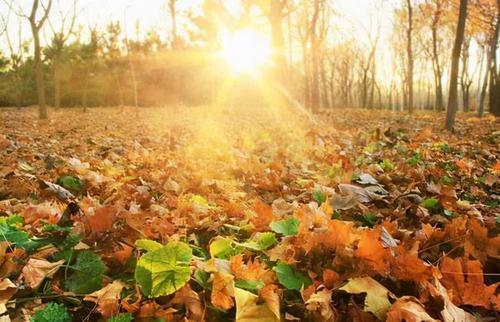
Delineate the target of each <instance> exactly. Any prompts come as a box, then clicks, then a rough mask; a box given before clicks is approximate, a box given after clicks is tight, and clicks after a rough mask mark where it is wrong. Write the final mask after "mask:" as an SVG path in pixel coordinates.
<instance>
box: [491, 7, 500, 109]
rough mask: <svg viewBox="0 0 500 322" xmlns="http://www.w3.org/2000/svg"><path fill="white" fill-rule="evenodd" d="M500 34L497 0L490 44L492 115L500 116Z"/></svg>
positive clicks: (499, 13)
mask: <svg viewBox="0 0 500 322" xmlns="http://www.w3.org/2000/svg"><path fill="white" fill-rule="evenodd" d="M499 32H500V0H497V19H496V26H495V32H494V33H493V37H492V40H491V44H490V53H491V62H490V84H489V85H490V113H492V114H493V115H495V116H500V93H499V92H500V71H498V61H497V48H498V37H499Z"/></svg>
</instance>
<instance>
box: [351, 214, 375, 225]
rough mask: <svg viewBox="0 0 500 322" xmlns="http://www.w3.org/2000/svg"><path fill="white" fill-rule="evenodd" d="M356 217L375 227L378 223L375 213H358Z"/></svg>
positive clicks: (364, 223)
mask: <svg viewBox="0 0 500 322" xmlns="http://www.w3.org/2000/svg"><path fill="white" fill-rule="evenodd" d="M355 219H356V220H359V221H361V222H362V223H363V225H364V226H368V227H373V226H375V224H376V223H377V219H378V218H377V216H376V215H375V214H372V213H366V214H362V215H359V214H358V215H356V216H355Z"/></svg>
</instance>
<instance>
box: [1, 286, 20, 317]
mask: <svg viewBox="0 0 500 322" xmlns="http://www.w3.org/2000/svg"><path fill="white" fill-rule="evenodd" d="M16 292H17V286H16V285H15V284H14V283H12V282H11V281H10V280H9V279H8V278H4V279H2V280H1V281H0V314H4V313H5V312H7V307H6V306H5V304H7V302H8V301H9V300H10V298H11V297H12V296H13V295H14V294H15V293H16Z"/></svg>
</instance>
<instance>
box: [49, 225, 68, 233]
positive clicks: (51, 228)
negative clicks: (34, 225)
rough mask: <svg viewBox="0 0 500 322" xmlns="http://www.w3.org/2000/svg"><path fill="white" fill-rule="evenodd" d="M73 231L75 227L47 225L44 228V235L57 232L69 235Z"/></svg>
mask: <svg viewBox="0 0 500 322" xmlns="http://www.w3.org/2000/svg"><path fill="white" fill-rule="evenodd" d="M72 229H73V227H61V226H59V225H55V224H47V225H44V226H43V228H42V231H43V232H44V233H50V232H56V231H57V232H65V233H69V232H70V231H71V230H72Z"/></svg>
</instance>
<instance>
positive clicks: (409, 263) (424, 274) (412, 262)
mask: <svg viewBox="0 0 500 322" xmlns="http://www.w3.org/2000/svg"><path fill="white" fill-rule="evenodd" d="M418 246H419V243H418V242H416V243H414V244H413V246H412V248H411V249H410V250H406V249H405V248H404V247H403V246H401V245H400V246H398V247H397V248H396V250H395V253H396V256H395V260H394V263H393V265H392V267H391V274H392V275H393V276H394V277H396V278H397V279H401V280H404V281H417V282H423V281H425V280H427V279H428V278H429V277H431V275H432V267H431V266H430V265H427V264H425V263H424V261H422V260H421V259H420V258H418Z"/></svg>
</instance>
